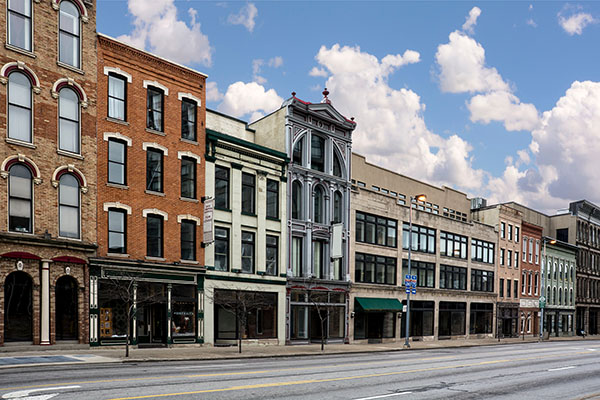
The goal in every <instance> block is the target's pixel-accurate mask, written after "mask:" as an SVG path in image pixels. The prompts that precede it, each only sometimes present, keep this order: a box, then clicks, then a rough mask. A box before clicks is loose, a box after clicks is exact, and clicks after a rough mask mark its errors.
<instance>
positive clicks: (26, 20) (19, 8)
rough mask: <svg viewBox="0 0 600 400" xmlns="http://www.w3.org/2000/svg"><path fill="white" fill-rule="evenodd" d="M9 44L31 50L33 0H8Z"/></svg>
mask: <svg viewBox="0 0 600 400" xmlns="http://www.w3.org/2000/svg"><path fill="white" fill-rule="evenodd" d="M8 44H10V45H12V46H15V47H19V48H21V49H23V50H27V51H31V47H32V46H31V0H8Z"/></svg>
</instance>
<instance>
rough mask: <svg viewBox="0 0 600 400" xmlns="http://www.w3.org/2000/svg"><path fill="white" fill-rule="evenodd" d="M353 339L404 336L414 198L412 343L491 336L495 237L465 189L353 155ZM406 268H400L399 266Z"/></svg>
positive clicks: (355, 340) (379, 338)
mask: <svg viewBox="0 0 600 400" xmlns="http://www.w3.org/2000/svg"><path fill="white" fill-rule="evenodd" d="M352 183H353V186H352V187H353V190H352V194H351V199H350V205H351V210H350V226H351V227H352V228H353V231H354V232H353V234H352V235H351V241H350V246H351V257H350V275H351V280H352V282H353V283H352V289H351V292H350V293H351V296H350V297H351V298H350V309H351V323H350V335H349V336H350V340H351V341H353V342H361V341H398V340H400V338H402V337H404V332H405V324H406V317H405V315H406V313H405V312H402V310H403V308H404V306H405V305H406V298H407V294H406V289H405V287H404V276H405V275H406V274H407V272H408V271H407V267H408V247H409V236H408V234H409V212H410V209H409V207H408V205H409V204H410V203H411V196H412V197H416V196H418V195H421V194H424V195H425V196H426V197H427V198H426V200H424V201H416V200H415V201H413V202H412V208H413V210H412V211H413V212H412V223H413V226H412V250H411V275H416V276H417V289H416V294H412V295H411V302H410V304H411V307H410V336H411V337H412V339H413V340H434V339H449V338H478V337H493V335H494V332H495V323H494V322H495V310H496V295H497V293H496V286H495V282H494V274H495V258H496V256H495V254H496V243H497V234H496V232H495V230H494V227H493V226H489V225H486V224H483V223H479V222H476V221H471V218H470V200H469V199H468V198H467V197H466V195H465V194H464V193H461V192H458V191H456V190H453V189H451V188H448V187H442V188H440V187H436V186H432V185H429V184H427V183H424V182H420V181H417V180H415V179H412V178H408V177H406V176H403V175H400V174H397V173H394V172H392V171H389V170H386V169H384V168H381V167H378V166H375V165H373V164H370V163H368V162H367V161H366V160H365V158H364V157H363V156H360V155H358V154H353V155H352ZM400 266H402V268H400Z"/></svg>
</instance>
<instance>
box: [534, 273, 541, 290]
mask: <svg viewBox="0 0 600 400" xmlns="http://www.w3.org/2000/svg"><path fill="white" fill-rule="evenodd" d="M539 279H540V275H539V274H538V273H537V272H536V273H535V280H534V281H533V290H534V291H535V295H536V296H537V295H538V293H539V292H538V285H539Z"/></svg>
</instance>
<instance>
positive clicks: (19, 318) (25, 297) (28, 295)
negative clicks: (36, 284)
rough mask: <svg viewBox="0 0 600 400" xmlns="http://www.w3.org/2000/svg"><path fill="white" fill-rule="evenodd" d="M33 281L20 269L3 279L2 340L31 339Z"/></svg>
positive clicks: (29, 340) (20, 340) (26, 340)
mask: <svg viewBox="0 0 600 400" xmlns="http://www.w3.org/2000/svg"><path fill="white" fill-rule="evenodd" d="M32 290H33V282H32V280H31V277H30V276H29V275H28V274H27V273H25V272H22V271H15V272H12V273H10V274H9V275H8V276H7V277H6V280H5V281H4V341H5V342H31V341H33V296H32Z"/></svg>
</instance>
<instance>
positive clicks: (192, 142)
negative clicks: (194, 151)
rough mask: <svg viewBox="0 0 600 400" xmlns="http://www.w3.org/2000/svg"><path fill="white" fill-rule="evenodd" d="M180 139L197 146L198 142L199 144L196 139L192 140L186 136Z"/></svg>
mask: <svg viewBox="0 0 600 400" xmlns="http://www.w3.org/2000/svg"><path fill="white" fill-rule="evenodd" d="M179 140H180V141H181V142H184V143H189V144H193V145H195V146H198V144H199V143H198V142H197V141H196V140H190V139H184V138H180V139H179Z"/></svg>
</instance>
